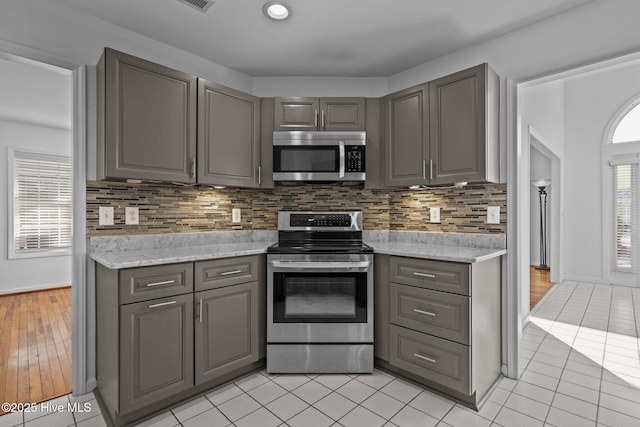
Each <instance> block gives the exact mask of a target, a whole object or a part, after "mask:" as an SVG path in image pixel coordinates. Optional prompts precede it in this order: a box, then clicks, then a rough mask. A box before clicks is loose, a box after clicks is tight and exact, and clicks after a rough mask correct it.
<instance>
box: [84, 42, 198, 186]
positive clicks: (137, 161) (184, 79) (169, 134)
mask: <svg viewBox="0 0 640 427" xmlns="http://www.w3.org/2000/svg"><path fill="white" fill-rule="evenodd" d="M97 72H98V73H97V98H98V106H97V111H98V118H97V119H98V120H97V131H98V132H97V142H98V147H97V158H98V163H97V178H98V179H108V178H116V179H127V178H130V179H145V180H159V181H176V182H184V183H195V182H196V176H195V167H196V165H195V161H196V160H195V157H196V116H197V113H196V108H197V79H196V77H194V76H192V75H189V74H187V73H183V72H180V71H177V70H173V69H171V68H167V67H164V66H162V65H158V64H155V63H153V62H149V61H145V60H142V59H140V58H136V57H134V56H131V55H127V54H125V53H122V52H118V51H115V50H113V49H105V51H104V55H103V56H102V58H101V59H100V62H99V63H98V66H97Z"/></svg>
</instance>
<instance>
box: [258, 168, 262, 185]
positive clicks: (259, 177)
mask: <svg viewBox="0 0 640 427" xmlns="http://www.w3.org/2000/svg"><path fill="white" fill-rule="evenodd" d="M258 185H262V166H258Z"/></svg>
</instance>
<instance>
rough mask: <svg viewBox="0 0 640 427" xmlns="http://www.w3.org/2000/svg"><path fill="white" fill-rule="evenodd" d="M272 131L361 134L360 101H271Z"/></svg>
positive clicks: (363, 102)
mask: <svg viewBox="0 0 640 427" xmlns="http://www.w3.org/2000/svg"><path fill="white" fill-rule="evenodd" d="M274 130H311V131H363V130H365V99H364V98H302V97H288V98H275V111H274Z"/></svg>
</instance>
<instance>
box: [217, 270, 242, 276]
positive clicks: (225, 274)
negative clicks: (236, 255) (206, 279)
mask: <svg viewBox="0 0 640 427" xmlns="http://www.w3.org/2000/svg"><path fill="white" fill-rule="evenodd" d="M238 273H242V270H232V271H223V272H222V273H220V275H221V276H229V275H231V274H238Z"/></svg>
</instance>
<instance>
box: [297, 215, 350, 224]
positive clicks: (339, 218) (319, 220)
mask: <svg viewBox="0 0 640 427" xmlns="http://www.w3.org/2000/svg"><path fill="white" fill-rule="evenodd" d="M289 225H290V226H291V227H350V226H351V215H349V214H292V215H291V216H290V217H289Z"/></svg>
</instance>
